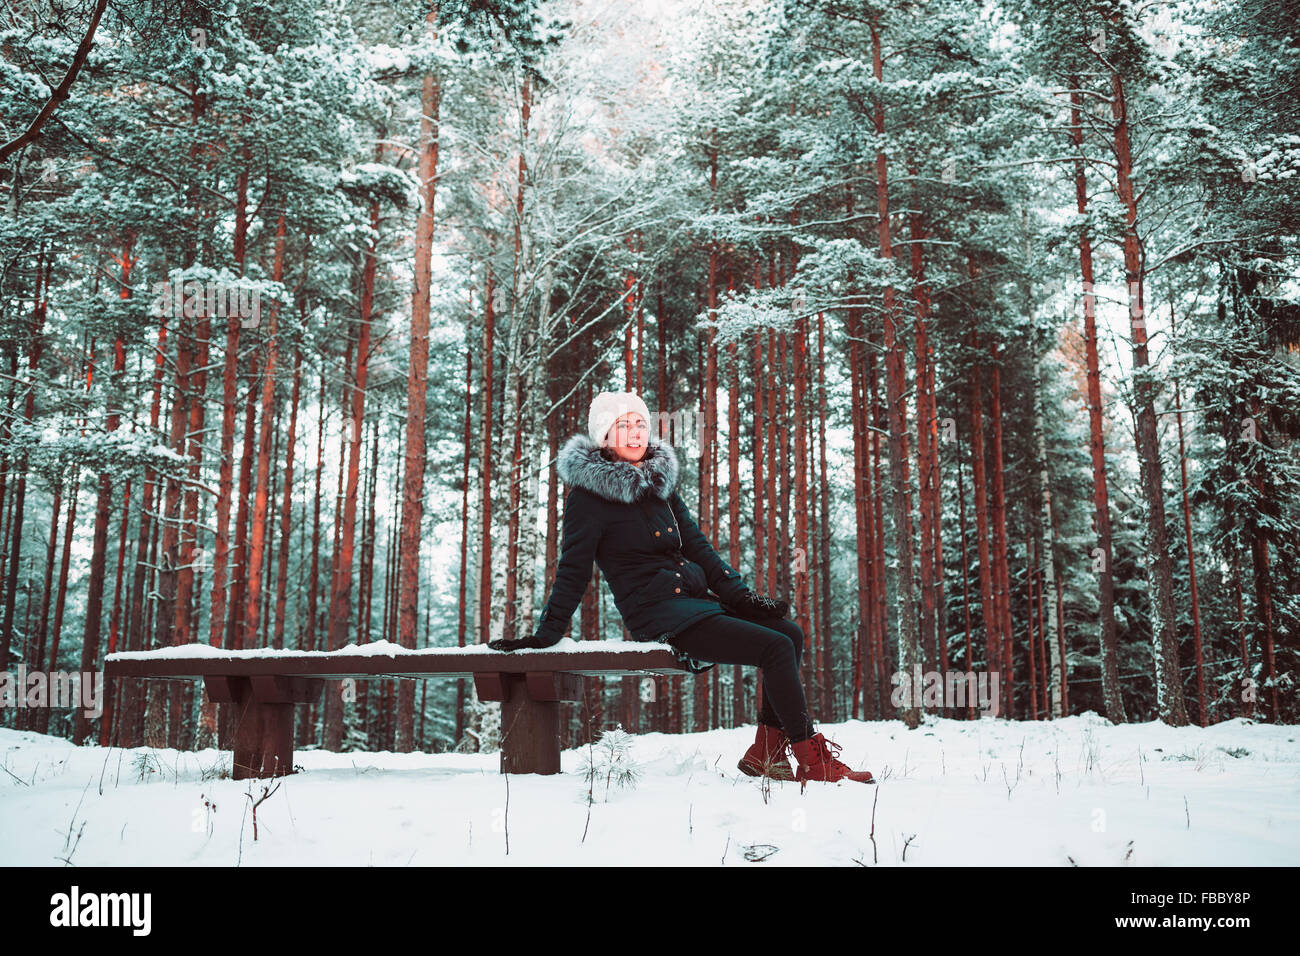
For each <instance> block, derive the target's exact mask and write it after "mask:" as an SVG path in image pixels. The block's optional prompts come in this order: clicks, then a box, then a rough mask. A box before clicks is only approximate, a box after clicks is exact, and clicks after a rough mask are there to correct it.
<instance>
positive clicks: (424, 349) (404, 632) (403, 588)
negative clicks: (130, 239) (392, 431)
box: [397, 3, 442, 753]
mask: <svg viewBox="0 0 1300 956" xmlns="http://www.w3.org/2000/svg"><path fill="white" fill-rule="evenodd" d="M425 23H426V24H427V26H428V29H429V32H430V34H431V35H432V36H434V37H436V36H437V35H438V6H437V4H436V3H435V4H434V5H433V7H432V9H430V10H429V13H428V15H427V16H426V18H425ZM441 99H442V82H441V79H440V77H438V76H437V75H436V74H434V73H433V72H432V71H430V72H428V73H426V74H425V76H424V89H423V91H422V93H421V96H420V146H419V149H420V161H419V175H420V185H421V187H422V189H423V191H424V192H423V203H422V204H421V207H420V214H419V217H418V218H417V219H416V223H415V288H414V291H413V293H412V296H411V351H410V359H409V369H408V372H407V378H406V441H405V449H406V458H405V461H404V462H403V465H404V467H403V478H402V517H401V521H402V525H401V543H400V544H399V545H398V547H399V548H400V550H401V553H402V577H401V581H400V582H399V583H398V590H399V594H398V623H397V635H398V642H399V643H400V644H401V645H402V647H410V648H414V647H415V628H416V622H417V621H418V619H419V618H418V615H419V612H420V607H419V605H420V539H421V529H422V527H423V523H424V458H425V442H424V430H425V411H426V398H427V393H428V390H429V301H430V298H429V294H430V288H431V286H432V282H433V274H432V268H431V263H432V260H433V231H434V218H433V211H434V197H435V195H436V191H437V175H438V134H439V113H438V110H439V106H440V104H441ZM414 707H415V687H414V685H412V684H411V683H410V682H409V681H403V682H402V688H401V695H400V700H399V704H398V717H397V749H398V750H399V751H401V752H403V753H407V752H409V751H410V750H411V749H412V748H413V747H414V741H413V740H412V739H411V734H412V731H413V729H414V728H413V720H412V717H413V713H412V712H413V710H414Z"/></svg>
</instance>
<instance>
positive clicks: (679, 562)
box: [677, 561, 686, 564]
mask: <svg viewBox="0 0 1300 956" xmlns="http://www.w3.org/2000/svg"><path fill="white" fill-rule="evenodd" d="M677 563H678V564H685V563H686V562H685V561H678V562H677Z"/></svg>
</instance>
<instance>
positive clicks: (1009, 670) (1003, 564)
mask: <svg viewBox="0 0 1300 956" xmlns="http://www.w3.org/2000/svg"><path fill="white" fill-rule="evenodd" d="M990 350H991V359H992V361H991V363H990V364H991V369H992V371H991V375H992V381H991V382H990V383H989V392H990V394H991V397H992V404H991V407H990V410H989V411H990V415H989V417H990V419H991V420H992V424H993V447H992V449H991V451H992V458H993V464H992V468H993V476H992V477H993V515H992V517H993V573H994V576H995V577H994V586H995V596H996V599H997V600H996V602H995V606H996V608H997V613H998V616H999V621H998V632H999V633H998V645H999V647H1000V648H1001V649H1002V681H1001V689H1002V713H1003V715H1005V716H1006V717H1007V718H1008V719H1014V718H1015V668H1014V666H1013V663H1012V649H1013V642H1012V636H1011V571H1010V569H1009V567H1008V564H1009V557H1008V553H1007V552H1008V548H1007V498H1006V489H1005V485H1004V481H1003V472H1004V467H1003V456H1002V364H1001V359H1000V357H999V354H998V353H999V349H998V345H997V341H996V340H994V341H993V342H992V343H991V344H990Z"/></svg>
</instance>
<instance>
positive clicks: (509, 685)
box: [501, 674, 560, 774]
mask: <svg viewBox="0 0 1300 956" xmlns="http://www.w3.org/2000/svg"><path fill="white" fill-rule="evenodd" d="M503 676H504V677H505V680H504V682H503V683H504V684H505V691H506V699H505V700H504V701H503V702H502V704H501V772H502V773H548V774H549V773H559V772H560V702H559V701H556V700H533V698H532V697H530V696H529V694H528V684H527V682H526V680H525V679H524V675H523V674H507V675H503Z"/></svg>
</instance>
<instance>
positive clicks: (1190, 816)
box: [1183, 794, 1192, 830]
mask: <svg viewBox="0 0 1300 956" xmlns="http://www.w3.org/2000/svg"><path fill="white" fill-rule="evenodd" d="M1183 813H1185V814H1187V829H1189V830H1190V829H1191V828H1192V811H1191V810H1189V809H1188V808H1187V795H1186V794H1184V795H1183Z"/></svg>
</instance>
